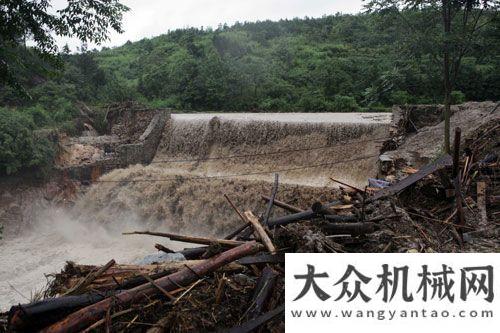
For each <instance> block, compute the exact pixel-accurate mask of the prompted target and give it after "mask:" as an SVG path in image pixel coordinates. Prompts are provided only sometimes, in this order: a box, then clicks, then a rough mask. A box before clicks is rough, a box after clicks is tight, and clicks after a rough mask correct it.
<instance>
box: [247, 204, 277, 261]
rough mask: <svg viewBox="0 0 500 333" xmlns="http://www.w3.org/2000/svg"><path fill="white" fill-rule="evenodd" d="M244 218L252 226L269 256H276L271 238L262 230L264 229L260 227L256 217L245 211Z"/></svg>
mask: <svg viewBox="0 0 500 333" xmlns="http://www.w3.org/2000/svg"><path fill="white" fill-rule="evenodd" d="M245 218H246V219H247V220H248V222H250V223H251V224H252V227H253V228H254V230H255V232H256V233H257V234H258V235H259V237H260V239H261V241H262V243H263V244H264V246H265V247H266V248H267V249H268V250H269V252H270V253H271V254H276V248H275V247H274V244H273V242H272V241H271V238H269V235H268V234H267V232H266V230H264V227H262V225H261V224H260V222H259V219H258V218H257V216H255V215H253V213H252V212H251V211H246V212H245Z"/></svg>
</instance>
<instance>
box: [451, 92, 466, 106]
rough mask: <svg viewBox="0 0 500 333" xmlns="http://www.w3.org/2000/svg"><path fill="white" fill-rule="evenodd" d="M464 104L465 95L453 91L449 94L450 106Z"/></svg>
mask: <svg viewBox="0 0 500 333" xmlns="http://www.w3.org/2000/svg"><path fill="white" fill-rule="evenodd" d="M464 102H465V94H464V93H463V92H461V91H458V90H454V91H452V92H451V104H462V103H464Z"/></svg>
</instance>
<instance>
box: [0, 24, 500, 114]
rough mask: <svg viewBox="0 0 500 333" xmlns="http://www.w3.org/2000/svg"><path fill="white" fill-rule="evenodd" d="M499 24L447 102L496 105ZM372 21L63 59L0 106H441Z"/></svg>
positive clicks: (196, 32)
mask: <svg viewBox="0 0 500 333" xmlns="http://www.w3.org/2000/svg"><path fill="white" fill-rule="evenodd" d="M499 36H500V23H499V20H496V21H495V22H494V24H491V25H490V26H489V27H488V29H486V30H485V31H484V33H483V34H482V35H481V36H479V37H478V38H477V40H476V41H475V44H474V45H473V52H472V53H473V56H470V57H467V58H466V59H464V63H463V67H462V70H461V75H460V77H458V80H457V87H458V88H457V90H459V91H460V92H461V93H459V92H456V93H455V98H457V99H467V100H487V99H498V97H499V95H500V55H499V54H500V53H499V49H500V46H499V43H498V41H499ZM404 38H405V37H404V36H403V35H402V33H401V32H400V31H399V30H398V29H397V28H395V27H392V26H389V25H388V24H387V21H384V20H381V19H380V18H379V17H378V16H376V15H366V14H365V15H362V14H360V15H354V16H353V15H336V16H328V17H323V18H318V19H307V18H306V19H294V20H282V21H279V22H270V21H265V22H257V23H244V24H236V25H234V26H232V27H227V26H221V27H219V28H218V29H216V30H202V29H185V30H176V31H173V32H169V33H167V34H165V35H161V36H159V37H156V38H153V39H144V40H141V41H138V42H135V43H130V42H129V43H126V44H125V45H123V46H121V47H117V48H114V49H106V48H105V49H104V50H102V51H101V52H97V51H89V50H86V49H85V48H83V49H82V50H80V51H81V52H80V53H79V54H75V55H69V54H67V55H65V56H64V60H65V65H66V66H65V70H64V73H63V74H62V75H59V76H55V77H53V78H52V79H49V80H45V79H42V78H36V77H35V78H34V79H32V80H31V81H30V82H24V84H25V86H27V87H28V92H29V94H30V95H31V97H32V99H28V98H25V97H24V98H23V97H20V96H19V94H17V93H14V92H13V91H12V90H10V89H8V88H6V89H2V95H1V98H2V104H4V105H5V104H7V105H11V106H15V105H18V106H19V105H24V106H26V105H40V106H41V107H42V108H44V109H46V110H47V111H50V113H51V115H50V116H51V117H54V118H56V119H59V118H64V114H60V112H63V113H66V109H71V104H72V103H73V102H75V101H78V100H80V101H84V102H87V103H91V104H92V103H101V102H110V101H121V100H128V99H137V100H141V101H144V102H149V103H152V104H156V105H159V106H165V107H172V108H175V109H185V110H227V111H240V110H242V111H243V110H245V111H246V110H273V111H307V112H308V111H354V110H357V109H358V108H359V107H380V106H391V105H392V104H400V103H434V102H442V87H441V86H442V83H441V80H440V67H439V63H437V62H435V61H433V59H432V58H431V57H430V56H426V54H425V53H423V52H421V51H418V50H416V52H415V53H414V54H410V53H408V52H406V54H405V53H403V52H402V51H401V44H402V43H403V42H404V41H403V39H404Z"/></svg>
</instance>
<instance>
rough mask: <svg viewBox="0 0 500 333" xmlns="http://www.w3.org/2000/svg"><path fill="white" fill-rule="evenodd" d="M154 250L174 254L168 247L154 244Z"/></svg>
mask: <svg viewBox="0 0 500 333" xmlns="http://www.w3.org/2000/svg"><path fill="white" fill-rule="evenodd" d="M155 248H156V249H157V250H158V251H162V252H165V253H175V251H172V250H170V249H169V248H168V247H165V246H163V245H161V244H155Z"/></svg>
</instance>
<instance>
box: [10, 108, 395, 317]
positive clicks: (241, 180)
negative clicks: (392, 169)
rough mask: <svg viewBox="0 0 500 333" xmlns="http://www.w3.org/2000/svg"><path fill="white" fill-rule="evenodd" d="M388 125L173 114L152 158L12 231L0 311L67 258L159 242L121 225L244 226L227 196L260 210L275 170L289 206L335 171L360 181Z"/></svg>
mask: <svg viewBox="0 0 500 333" xmlns="http://www.w3.org/2000/svg"><path fill="white" fill-rule="evenodd" d="M390 121H391V114H385V113H384V114H381V113H376V114H370V113H341V114H337V113H293V114H288V113H270V114H268V113H266V114H264V113H252V114H245V113H231V114H220V113H203V114H173V115H172V117H171V119H170V120H169V121H168V122H167V125H166V127H165V130H164V132H163V137H162V140H161V143H160V145H159V147H158V150H157V154H156V157H155V159H154V160H153V163H151V164H150V165H148V166H142V165H135V166H130V167H128V168H125V169H120V170H114V171H112V172H111V173H109V174H106V175H103V176H102V178H101V180H103V181H106V182H103V183H96V184H94V185H92V186H91V187H90V188H89V189H88V190H86V191H85V193H83V194H82V195H81V196H80V197H79V198H77V200H76V202H75V204H74V206H73V207H71V208H66V209H62V208H60V207H54V206H52V205H51V204H50V203H45V204H44V205H41V208H39V209H37V211H36V212H35V213H34V214H32V217H30V219H32V221H30V223H29V224H30V225H31V226H32V227H31V228H29V229H28V230H24V231H23V232H22V233H17V234H9V233H6V235H5V237H4V239H3V240H0V295H1V297H0V309H3V310H5V309H7V308H8V307H9V306H10V305H13V304H16V303H26V302H27V299H29V298H30V294H31V293H32V292H34V291H36V290H40V289H41V288H43V287H44V285H45V277H44V274H49V273H54V272H57V271H60V270H61V269H62V268H63V266H64V263H65V261H67V260H73V261H76V262H78V263H83V264H103V263H105V262H107V261H109V260H110V259H115V260H116V261H117V262H119V263H133V262H135V261H136V260H138V259H140V258H142V257H144V256H145V255H147V254H151V253H155V249H154V248H153V245H154V244H155V243H156V242H159V241H163V240H161V239H157V238H148V237H145V236H122V235H121V233H122V232H123V231H130V230H139V229H142V230H147V229H149V230H152V229H161V230H164V231H167V230H171V231H174V232H178V233H183V234H192V235H204V236H207V235H212V236H223V235H225V234H227V232H228V231H230V230H232V229H233V228H234V226H236V225H238V220H237V218H235V216H234V212H232V210H231V208H230V207H229V206H228V205H227V202H226V201H225V199H224V197H223V195H224V194H228V195H229V196H230V197H231V198H232V199H233V201H234V202H235V203H236V204H237V205H238V207H241V209H251V210H253V211H255V212H256V213H260V212H261V210H263V209H264V207H265V206H264V205H263V203H262V201H261V200H260V195H261V194H269V192H270V188H271V186H272V185H271V184H272V182H273V180H274V176H273V174H274V173H279V176H280V188H279V192H278V199H280V200H284V201H287V202H290V203H292V204H293V203H295V204H303V205H309V204H312V203H313V202H315V201H318V200H328V199H329V195H331V188H332V186H333V184H332V183H331V182H330V181H329V179H328V178H329V177H335V178H338V179H342V180H344V181H347V182H350V183H353V184H356V185H362V184H364V183H365V182H366V179H367V178H368V177H371V176H374V175H375V174H376V170H377V155H378V152H379V149H380V145H381V143H382V141H383V140H384V139H385V138H387V137H388V130H389V124H390ZM39 200H40V201H43V200H44V199H43V197H40V198H39ZM31 204H32V203H30V202H23V203H22V205H23V206H25V207H29V206H30V205H31ZM275 213H276V214H280V213H281V214H283V212H280V211H279V210H278V211H277V212H275ZM12 223H16V221H12ZM163 244H165V245H166V246H169V247H174V248H180V247H182V246H183V244H179V243H177V244H175V243H168V242H164V241H163Z"/></svg>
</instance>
